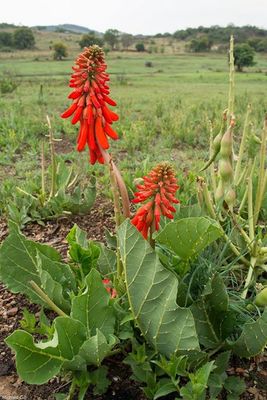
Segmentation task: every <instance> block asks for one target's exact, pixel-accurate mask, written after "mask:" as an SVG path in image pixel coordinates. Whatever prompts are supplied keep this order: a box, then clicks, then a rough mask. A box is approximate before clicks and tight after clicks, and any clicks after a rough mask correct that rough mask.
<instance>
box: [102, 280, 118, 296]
mask: <svg viewBox="0 0 267 400" xmlns="http://www.w3.org/2000/svg"><path fill="white" fill-rule="evenodd" d="M102 283H103V285H104V286H105V289H106V291H107V292H108V293H109V294H110V297H111V298H112V299H114V298H115V297H117V291H116V289H114V288H113V287H112V283H111V280H110V279H102Z"/></svg>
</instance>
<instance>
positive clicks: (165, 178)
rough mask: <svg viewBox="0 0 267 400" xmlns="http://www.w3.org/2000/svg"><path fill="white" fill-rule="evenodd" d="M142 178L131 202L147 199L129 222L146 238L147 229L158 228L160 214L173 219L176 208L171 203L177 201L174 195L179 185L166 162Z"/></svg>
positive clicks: (141, 201) (140, 201)
mask: <svg viewBox="0 0 267 400" xmlns="http://www.w3.org/2000/svg"><path fill="white" fill-rule="evenodd" d="M143 180H144V183H143V184H142V185H137V186H136V187H137V189H138V190H139V191H138V192H136V193H135V194H134V195H135V198H134V199H133V200H132V202H133V203H143V202H145V201H146V200H149V201H148V202H147V203H145V204H144V205H142V206H141V207H140V208H139V209H138V210H137V212H136V214H135V216H134V217H133V219H132V221H131V222H132V224H133V225H135V226H136V228H137V229H138V230H139V231H140V232H141V233H142V235H143V236H144V238H145V239H147V236H148V231H149V230H151V229H153V230H156V231H158V230H159V222H160V217H161V215H164V216H165V217H167V218H170V219H173V213H174V212H175V211H176V210H175V208H174V207H173V205H172V204H173V203H175V204H177V203H179V200H177V199H176V197H175V193H176V191H177V190H178V189H179V186H178V185H177V180H176V178H175V175H174V170H173V168H172V167H171V166H170V164H168V163H166V162H163V163H160V164H158V165H157V166H156V167H155V168H153V169H152V171H150V173H149V174H148V176H144V178H143Z"/></svg>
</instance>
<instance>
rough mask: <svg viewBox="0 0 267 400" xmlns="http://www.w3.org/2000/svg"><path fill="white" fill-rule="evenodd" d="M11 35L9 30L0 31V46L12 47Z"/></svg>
mask: <svg viewBox="0 0 267 400" xmlns="http://www.w3.org/2000/svg"><path fill="white" fill-rule="evenodd" d="M12 46H13V35H12V33H10V32H0V47H12Z"/></svg>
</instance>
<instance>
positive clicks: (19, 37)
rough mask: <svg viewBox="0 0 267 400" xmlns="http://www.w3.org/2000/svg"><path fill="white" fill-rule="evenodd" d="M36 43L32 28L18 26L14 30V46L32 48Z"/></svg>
mask: <svg viewBox="0 0 267 400" xmlns="http://www.w3.org/2000/svg"><path fill="white" fill-rule="evenodd" d="M34 45H35V39H34V35H33V32H32V30H31V29H30V28H18V29H16V30H15V32H14V46H15V47H16V48H17V49H20V50H24V49H31V48H33V47H34Z"/></svg>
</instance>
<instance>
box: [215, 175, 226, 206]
mask: <svg viewBox="0 0 267 400" xmlns="http://www.w3.org/2000/svg"><path fill="white" fill-rule="evenodd" d="M223 195H224V184H223V182H222V181H221V180H220V181H219V184H218V187H217V189H216V192H215V200H216V201H220V200H221V199H222V198H223Z"/></svg>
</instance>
